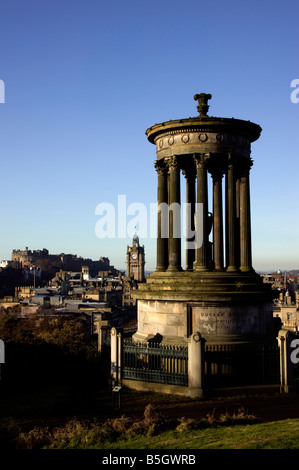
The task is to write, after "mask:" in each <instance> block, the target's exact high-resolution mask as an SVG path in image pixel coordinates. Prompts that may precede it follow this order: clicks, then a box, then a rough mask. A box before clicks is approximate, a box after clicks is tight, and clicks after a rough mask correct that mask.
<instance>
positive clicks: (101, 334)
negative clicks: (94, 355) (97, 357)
mask: <svg viewBox="0 0 299 470" xmlns="http://www.w3.org/2000/svg"><path fill="white" fill-rule="evenodd" d="M108 332H109V326H106V325H97V333H98V352H102V351H103V348H104V345H105V336H107V335H108Z"/></svg>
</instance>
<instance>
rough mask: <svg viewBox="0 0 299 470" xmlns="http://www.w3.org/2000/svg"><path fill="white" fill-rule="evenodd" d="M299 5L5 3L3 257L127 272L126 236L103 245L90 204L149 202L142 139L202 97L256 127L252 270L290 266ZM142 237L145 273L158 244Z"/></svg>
mask: <svg viewBox="0 0 299 470" xmlns="http://www.w3.org/2000/svg"><path fill="white" fill-rule="evenodd" d="M298 9H299V8H298V5H297V3H296V2H295V1H287V2H286V3H284V4H275V5H273V3H270V2H263V3H262V4H261V2H257V1H253V2H251V3H250V5H247V4H246V5H245V4H244V5H243V4H242V5H240V3H238V2H236V1H228V2H226V3H225V4H223V3H221V2H220V1H216V2H214V3H213V6H211V5H210V4H209V2H206V1H200V2H198V1H193V0H187V1H186V2H184V3H183V4H181V3H180V2H173V1H172V2H170V1H168V0H167V1H164V2H162V3H161V2H159V3H158V2H157V1H154V2H152V3H151V5H150V9H149V7H148V6H147V5H141V4H140V3H139V2H137V1H129V2H127V3H126V4H123V3H122V2H120V1H116V2H114V3H113V4H110V5H108V4H106V3H103V2H98V1H95V0H91V1H90V2H88V4H86V2H83V0H79V1H76V2H74V1H71V0H67V1H64V2H63V5H61V4H60V3H59V2H58V1H57V0H54V1H52V2H49V1H44V2H42V4H41V3H40V2H38V1H37V0H27V1H25V2H24V1H22V2H21V1H20V0H12V1H10V2H5V3H3V4H2V5H1V7H0V12H1V18H2V22H3V25H2V28H1V31H0V47H1V57H2V60H1V69H0V80H1V83H4V84H5V100H4V102H1V103H0V116H1V124H2V125H1V131H0V133H1V155H2V158H1V162H2V185H1V190H2V201H3V203H2V205H1V210H0V217H1V220H2V233H1V244H0V259H1V260H2V259H10V256H11V252H12V250H13V249H24V248H25V246H28V247H29V249H32V250H35V249H42V248H44V247H46V248H47V249H49V252H50V253H63V252H64V253H73V254H78V256H82V257H85V258H90V259H99V258H100V257H101V256H106V257H108V258H109V259H110V263H111V264H112V265H113V266H115V267H116V268H117V269H120V270H125V262H126V248H127V245H130V244H131V241H132V234H130V236H127V237H122V238H119V237H115V238H110V239H99V238H98V237H97V236H96V233H95V227H96V223H97V221H98V219H99V216H98V215H97V214H96V208H97V206H98V205H99V204H101V203H109V204H111V205H113V206H114V207H115V208H117V202H118V197H119V195H125V196H126V202H127V206H129V205H130V204H134V203H139V204H143V205H144V206H145V207H146V208H148V209H149V207H150V204H154V203H155V202H156V171H155V168H154V161H155V158H156V155H155V147H154V146H153V145H152V144H150V143H149V142H148V141H147V138H146V135H145V131H146V129H147V128H149V127H151V126H152V125H153V124H155V123H159V122H164V121H168V120H172V119H179V118H186V117H189V116H196V115H197V111H196V103H195V101H194V100H193V96H194V94H196V93H201V92H206V93H211V95H212V99H211V101H210V103H209V104H210V109H209V112H208V114H209V115H211V116H221V117H228V118H231V117H234V118H238V119H243V120H250V121H252V122H255V123H257V124H259V125H260V126H261V127H262V133H261V136H260V138H259V139H258V141H256V142H254V143H253V144H252V159H253V161H254V164H253V168H252V170H251V209H252V210H251V221H252V249H253V267H254V268H255V269H256V270H257V271H269V272H270V271H274V270H278V269H281V270H291V269H298V268H299V256H298V248H297V245H298V239H299V224H298V217H297V214H296V196H297V194H296V182H297V181H296V176H297V174H298V159H297V158H296V157H297V153H298V152H297V153H296V148H298V144H299V135H298V131H297V128H298V113H299V103H295V102H293V101H292V100H291V93H292V92H293V91H294V88H292V86H291V83H292V82H293V80H295V79H298V78H299V71H298V66H297V64H295V57H296V50H295V46H296V44H297V39H298V29H297V25H296V18H297V15H296V13H298ZM209 203H210V204H211V201H210V202H209ZM127 220H128V221H129V220H130V216H129V215H128V216H127ZM131 228H132V227H131ZM137 232H139V233H140V229H139V230H138V227H137ZM140 243H141V245H144V246H145V261H146V265H145V269H146V270H147V271H151V270H154V269H155V263H156V247H155V246H156V245H155V239H154V237H150V236H148V237H146V238H143V237H141V236H140Z"/></svg>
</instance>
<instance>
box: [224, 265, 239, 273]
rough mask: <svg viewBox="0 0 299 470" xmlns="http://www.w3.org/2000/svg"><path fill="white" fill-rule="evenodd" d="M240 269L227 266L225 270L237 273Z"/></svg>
mask: <svg viewBox="0 0 299 470" xmlns="http://www.w3.org/2000/svg"><path fill="white" fill-rule="evenodd" d="M238 271H240V269H239V268H238V267H237V266H229V267H228V268H227V270H226V272H227V273H237V272H238Z"/></svg>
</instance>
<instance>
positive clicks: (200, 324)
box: [133, 93, 273, 344]
mask: <svg viewBox="0 0 299 470" xmlns="http://www.w3.org/2000/svg"><path fill="white" fill-rule="evenodd" d="M211 98H212V96H211V95H210V94H205V93H201V94H197V95H195V96H194V99H195V100H196V101H198V106H197V110H198V112H199V115H198V116H196V117H191V118H185V119H176V120H170V121H167V122H162V123H160V124H155V125H154V126H152V127H150V128H149V129H147V131H146V135H147V138H148V140H149V142H150V143H152V144H154V145H155V147H156V156H157V159H156V161H155V168H156V171H157V178H158V182H157V203H158V211H157V264H156V270H155V271H154V273H153V274H151V275H150V276H148V277H147V279H146V282H145V283H144V284H141V285H140V286H139V288H138V290H136V291H135V292H134V296H135V298H136V299H137V305H138V307H137V308H138V310H137V315H138V330H137V332H136V333H135V335H134V337H133V339H134V341H145V342H146V341H149V340H151V339H152V338H160V339H161V341H162V342H163V343H175V344H181V343H182V344H183V343H185V342H186V341H188V338H190V336H191V335H192V334H193V333H194V332H200V333H201V335H202V336H203V337H204V338H205V340H206V341H207V342H208V343H231V342H239V341H252V340H254V339H256V338H263V337H267V336H269V335H272V324H273V310H272V304H273V291H272V290H271V287H270V286H269V285H266V284H264V283H263V280H262V278H261V276H259V275H258V274H257V273H256V272H255V270H254V269H253V267H252V253H251V215H250V185H249V174H250V169H251V167H252V163H253V162H252V159H251V143H252V142H254V141H256V140H257V139H258V138H259V136H260V134H261V127H260V126H259V125H257V124H254V123H252V122H250V121H244V120H240V119H234V118H222V117H212V116H208V115H207V112H208V109H209V105H208V102H209V100H210V99H211ZM181 172H182V173H183V175H184V176H185V180H186V193H185V194H186V203H185V206H184V210H186V231H185V237H184V238H185V240H184V241H185V242H186V266H185V268H184V269H183V268H182V266H181V264H182V263H181V250H182V230H181V229H182V227H181V215H182V210H183V207H181V188H180V180H181ZM208 178H211V183H212V184H211V187H212V191H211V193H212V194H211V195H210V194H208V188H209V185H208ZM209 197H212V207H213V209H212V213H210V212H209V210H208V198H209Z"/></svg>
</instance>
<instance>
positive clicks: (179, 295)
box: [134, 271, 273, 343]
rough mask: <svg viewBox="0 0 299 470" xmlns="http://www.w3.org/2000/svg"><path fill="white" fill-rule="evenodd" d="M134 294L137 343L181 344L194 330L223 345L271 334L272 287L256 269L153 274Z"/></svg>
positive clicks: (210, 340) (135, 336)
mask: <svg viewBox="0 0 299 470" xmlns="http://www.w3.org/2000/svg"><path fill="white" fill-rule="evenodd" d="M134 296H135V297H136V298H137V300H138V331H137V333H136V334H135V335H134V339H135V340H136V341H148V340H149V339H151V338H153V337H155V336H157V337H160V338H162V342H166V343H167V342H169V343H185V342H186V341H187V338H188V337H190V335H191V334H192V333H193V332H194V331H199V332H200V333H201V335H202V336H203V337H204V338H205V339H206V341H207V342H208V343H211V342H221V343H223V342H234V341H240V340H242V341H243V340H246V339H248V340H249V339H253V338H255V337H257V336H259V337H260V336H261V335H263V336H265V335H268V334H271V333H272V323H273V310H272V303H273V291H272V290H271V288H270V287H269V286H268V285H265V284H264V283H263V281H262V278H261V277H260V276H259V275H257V274H256V273H250V274H248V273H247V274H246V273H238V274H236V273H227V272H225V273H221V272H205V273H196V272H187V271H185V272H180V273H172V274H171V276H170V275H169V274H168V273H154V274H152V275H151V276H149V277H148V278H147V282H146V283H145V284H143V285H141V286H140V287H139V289H138V290H137V291H135V293H134Z"/></svg>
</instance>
